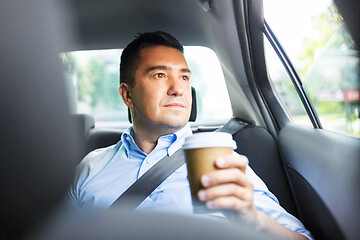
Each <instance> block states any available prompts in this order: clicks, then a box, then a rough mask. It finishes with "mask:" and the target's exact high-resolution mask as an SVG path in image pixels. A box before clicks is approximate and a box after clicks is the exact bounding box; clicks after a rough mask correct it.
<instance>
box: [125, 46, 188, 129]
mask: <svg viewBox="0 0 360 240" xmlns="http://www.w3.org/2000/svg"><path fill="white" fill-rule="evenodd" d="M139 56H140V58H139V59H140V62H139V66H138V68H137V70H136V72H135V83H134V84H133V87H131V86H129V85H127V88H128V91H129V94H130V99H129V104H127V105H128V106H129V107H130V108H132V117H133V124H134V128H135V127H142V128H150V129H148V130H150V131H152V130H155V131H159V130H160V131H162V132H175V131H176V130H178V129H180V128H182V127H184V126H185V125H186V123H187V122H188V120H189V116H190V111H191V102H192V99H191V88H190V70H189V68H188V65H187V63H186V60H185V58H184V56H183V54H182V53H181V52H180V51H179V50H177V49H175V48H170V47H165V46H154V47H146V48H144V49H142V50H141V51H140V53H139Z"/></svg>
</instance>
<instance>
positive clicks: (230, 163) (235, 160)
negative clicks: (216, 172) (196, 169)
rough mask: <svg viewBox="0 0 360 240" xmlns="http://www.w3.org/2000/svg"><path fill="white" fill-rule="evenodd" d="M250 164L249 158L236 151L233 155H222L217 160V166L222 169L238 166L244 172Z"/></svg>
mask: <svg viewBox="0 0 360 240" xmlns="http://www.w3.org/2000/svg"><path fill="white" fill-rule="evenodd" d="M248 164H249V160H248V158H247V157H245V156H244V155H240V154H238V153H236V152H233V154H232V155H226V156H224V157H220V158H218V159H216V161H215V165H216V167H218V168H220V169H224V168H238V169H240V170H241V171H243V172H245V168H246V165H248Z"/></svg>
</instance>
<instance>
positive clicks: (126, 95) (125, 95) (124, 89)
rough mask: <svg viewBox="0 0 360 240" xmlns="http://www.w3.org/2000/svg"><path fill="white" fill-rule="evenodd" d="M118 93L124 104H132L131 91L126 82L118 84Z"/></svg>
mask: <svg viewBox="0 0 360 240" xmlns="http://www.w3.org/2000/svg"><path fill="white" fill-rule="evenodd" d="M119 93H120V96H121V98H122V99H123V101H124V103H125V104H126V106H128V107H133V106H134V104H133V101H132V98H131V93H130V90H129V85H128V84H127V83H121V84H120V87H119Z"/></svg>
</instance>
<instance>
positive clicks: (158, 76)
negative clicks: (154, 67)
mask: <svg viewBox="0 0 360 240" xmlns="http://www.w3.org/2000/svg"><path fill="white" fill-rule="evenodd" d="M154 77H155V78H164V77H165V74H164V73H157V74H155V75H154Z"/></svg>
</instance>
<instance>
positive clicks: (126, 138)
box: [121, 124, 192, 157]
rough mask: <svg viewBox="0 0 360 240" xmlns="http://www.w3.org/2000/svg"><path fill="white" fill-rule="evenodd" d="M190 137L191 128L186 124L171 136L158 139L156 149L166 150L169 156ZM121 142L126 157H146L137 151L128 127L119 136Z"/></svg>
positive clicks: (130, 128) (131, 129)
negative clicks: (134, 155) (139, 155)
mask: <svg viewBox="0 0 360 240" xmlns="http://www.w3.org/2000/svg"><path fill="white" fill-rule="evenodd" d="M190 135H192V131H191V127H190V125H189V124H186V125H185V126H184V127H183V128H182V129H180V130H179V131H177V132H175V133H173V134H169V135H165V136H161V137H159V139H158V143H157V146H156V148H166V149H167V155H168V156H171V155H172V154H174V152H176V151H177V150H178V149H180V148H181V147H182V145H183V144H184V142H185V138H186V137H188V136H190ZM121 141H122V143H123V146H124V148H125V152H126V155H127V157H130V155H132V154H137V155H138V154H141V155H144V156H146V154H145V153H144V152H143V151H141V150H140V149H139V147H138V146H137V145H136V143H135V141H134V138H133V128H132V127H128V128H127V129H126V130H125V131H124V133H123V134H122V135H121Z"/></svg>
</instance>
